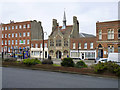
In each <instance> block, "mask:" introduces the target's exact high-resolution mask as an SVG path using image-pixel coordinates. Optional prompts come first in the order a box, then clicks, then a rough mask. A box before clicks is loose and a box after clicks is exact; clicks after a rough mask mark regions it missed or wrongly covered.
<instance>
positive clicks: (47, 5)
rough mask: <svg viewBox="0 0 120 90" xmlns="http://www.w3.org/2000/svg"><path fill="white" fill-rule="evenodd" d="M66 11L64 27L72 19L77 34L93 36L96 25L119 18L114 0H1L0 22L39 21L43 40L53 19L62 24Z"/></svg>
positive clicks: (70, 22) (116, 3) (46, 36)
mask: <svg viewBox="0 0 120 90" xmlns="http://www.w3.org/2000/svg"><path fill="white" fill-rule="evenodd" d="M64 10H65V12H66V19H67V25H72V24H73V16H76V17H77V19H78V21H79V32H80V33H88V34H93V35H96V22H97V21H100V22H103V21H113V20H117V19H118V1H117V0H114V1H113V0H109V1H108V0H98V1H97V2H96V1H95V0H89V2H88V0H84V1H82V0H81V1H80V0H69V1H68V0H66V1H65V0H60V1H59V0H56V1H55V0H50V1H48V0H20V1H19V0H4V1H3V0H1V1H0V23H5V24H6V23H9V22H10V20H14V22H22V21H30V20H37V21H41V22H42V26H43V30H44V32H47V35H46V34H45V39H47V38H48V36H49V35H50V33H51V31H52V19H57V21H58V23H59V25H60V26H61V25H62V24H63V22H62V21H63V14H64Z"/></svg>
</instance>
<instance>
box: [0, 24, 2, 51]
mask: <svg viewBox="0 0 120 90" xmlns="http://www.w3.org/2000/svg"><path fill="white" fill-rule="evenodd" d="M1 52H2V30H1V25H0V53H1Z"/></svg>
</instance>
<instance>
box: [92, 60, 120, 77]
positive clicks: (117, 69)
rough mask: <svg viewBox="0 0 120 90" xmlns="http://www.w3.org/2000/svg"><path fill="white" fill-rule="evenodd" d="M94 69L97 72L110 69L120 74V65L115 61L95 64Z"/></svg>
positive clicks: (111, 71) (109, 70)
mask: <svg viewBox="0 0 120 90" xmlns="http://www.w3.org/2000/svg"><path fill="white" fill-rule="evenodd" d="M94 71H95V72H96V73H101V72H105V71H108V72H110V73H113V74H116V75H118V76H120V66H119V65H118V64H116V63H114V62H106V63H98V64H97V65H95V66H94Z"/></svg>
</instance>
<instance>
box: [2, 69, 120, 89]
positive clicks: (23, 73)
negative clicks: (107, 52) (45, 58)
mask: <svg viewBox="0 0 120 90" xmlns="http://www.w3.org/2000/svg"><path fill="white" fill-rule="evenodd" d="M2 76H3V78H2V88H118V79H115V78H105V77H94V76H87V75H78V74H69V73H59V72H49V71H40V70H28V69H20V68H7V67H3V68H2Z"/></svg>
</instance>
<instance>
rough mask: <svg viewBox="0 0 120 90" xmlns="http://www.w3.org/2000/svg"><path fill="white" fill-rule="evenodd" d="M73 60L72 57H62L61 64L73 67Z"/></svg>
mask: <svg viewBox="0 0 120 90" xmlns="http://www.w3.org/2000/svg"><path fill="white" fill-rule="evenodd" d="M74 65H75V64H74V62H73V59H72V58H64V59H63V60H62V62H61V66H65V67H74Z"/></svg>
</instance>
